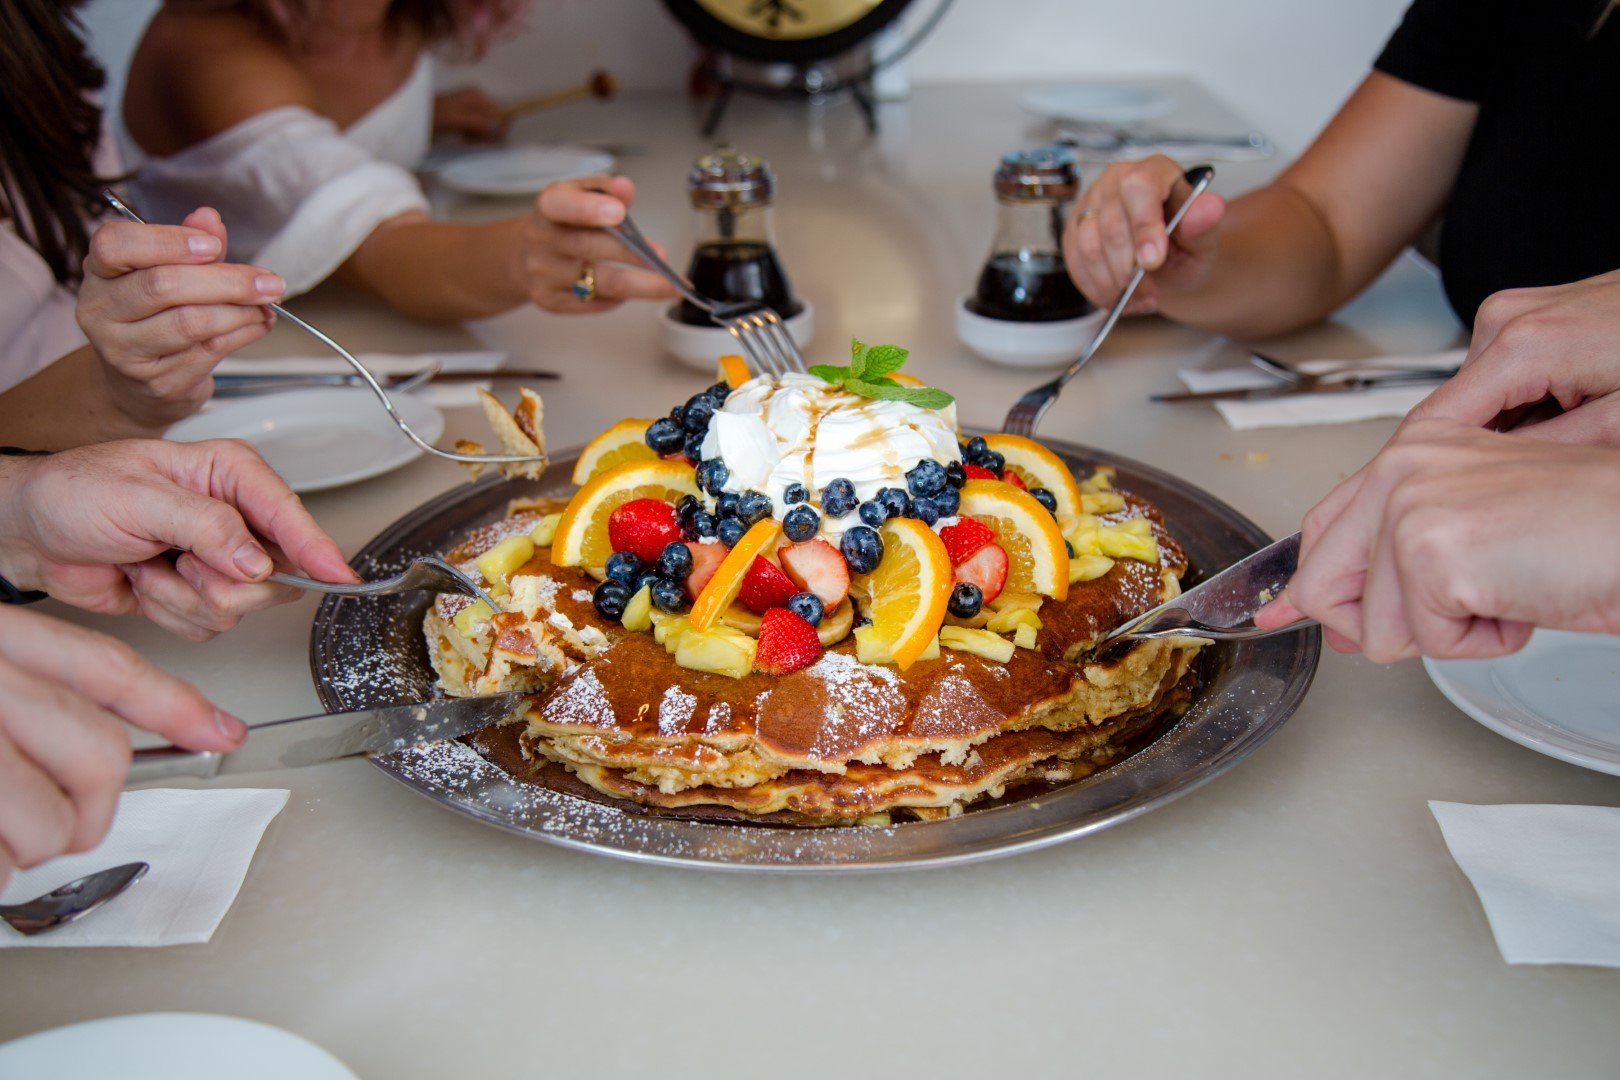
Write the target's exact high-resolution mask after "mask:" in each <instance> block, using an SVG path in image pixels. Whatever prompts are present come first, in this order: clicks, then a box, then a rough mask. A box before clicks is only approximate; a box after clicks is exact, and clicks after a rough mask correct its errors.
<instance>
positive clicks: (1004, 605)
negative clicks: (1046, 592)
mask: <svg viewBox="0 0 1620 1080" xmlns="http://www.w3.org/2000/svg"><path fill="white" fill-rule="evenodd" d="M1045 602H1046V598H1045V597H1043V596H1040V595H1038V594H1036V593H1021V592H1013V591H1012V590H1010V589H1008V590H1005V591H1004V592H1002V594H1001V595H1000V596H998V597H996V598H995V599H994V600H992V601H990V603H988V604H986V605H985V606H986V607H988V608H989V609H990V610H991V611H1039V610H1040V609H1041V604H1043V603H1045Z"/></svg>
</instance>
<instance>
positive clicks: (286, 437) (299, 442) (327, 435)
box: [164, 388, 444, 491]
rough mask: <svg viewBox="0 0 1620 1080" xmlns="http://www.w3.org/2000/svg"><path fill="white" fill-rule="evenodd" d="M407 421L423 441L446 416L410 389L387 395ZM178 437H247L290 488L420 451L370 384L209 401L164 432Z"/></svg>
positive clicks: (367, 474) (371, 471) (371, 472)
mask: <svg viewBox="0 0 1620 1080" xmlns="http://www.w3.org/2000/svg"><path fill="white" fill-rule="evenodd" d="M390 396H391V397H392V398H393V401H394V406H395V407H396V408H397V409H399V412H400V415H401V416H403V417H404V418H405V422H406V423H407V424H410V425H411V427H412V428H413V429H414V430H415V431H416V433H417V434H418V435H420V436H422V438H424V439H426V440H427V441H428V442H437V441H438V438H439V436H440V435H443V434H444V416H443V415H441V414H440V412H439V410H438V409H435V408H434V407H433V406H432V405H429V404H428V403H427V402H425V401H422V400H421V399H420V398H416V397H412V396H411V395H410V394H392V395H390ZM164 435H165V437H166V438H170V439H173V440H175V441H176V442H200V441H202V440H203V439H245V440H247V441H248V442H250V443H252V444H253V445H254V446H255V447H257V448H258V450H259V453H261V454H263V455H264V459H265V460H266V461H268V462H269V463H270V467H271V468H273V469H275V470H276V472H278V473H280V474H281V476H282V478H283V479H285V480H286V481H287V484H288V485H289V486H290V487H291V488H292V489H293V490H294V491H324V490H326V489H327V488H334V487H339V486H341V485H343V484H352V483H354V482H355V481H356V480H367V479H370V478H371V477H373V476H381V475H382V474H383V473H386V472H391V471H393V470H394V469H397V468H399V467H400V466H401V465H404V464H405V463H406V462H408V461H410V460H411V459H412V458H414V457H416V456H417V455H418V454H420V453H421V452H422V450H421V448H420V447H418V446H417V445H416V444H414V443H412V442H411V441H410V440H409V439H407V438H406V437H405V436H404V434H402V433H401V432H400V430H399V428H397V427H395V426H394V422H393V421H392V420H390V419H389V418H388V413H387V412H386V411H384V409H383V407H382V404H381V403H380V402H379V401H378V400H377V399H376V397H375V396H374V395H373V394H372V393H371V391H370V390H363V389H352V390H351V389H343V388H334V389H330V390H327V389H321V390H293V391H290V392H288V393H285V394H264V395H262V396H259V397H248V398H238V399H235V400H232V401H221V402H218V403H217V404H213V405H210V406H209V407H208V408H206V409H204V410H203V411H202V412H200V413H198V414H197V415H195V416H188V417H186V418H185V419H184V420H182V421H180V422H179V423H178V424H176V425H174V426H173V427H171V428H170V429H169V430H168V431H167V432H165V433H164Z"/></svg>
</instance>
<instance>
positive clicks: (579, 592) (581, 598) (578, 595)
mask: <svg viewBox="0 0 1620 1080" xmlns="http://www.w3.org/2000/svg"><path fill="white" fill-rule="evenodd" d="M571 595H572V596H573V598H574V602H575V603H577V604H588V603H590V602H591V594H590V593H588V592H586V591H585V590H584V589H575V590H574V591H573V593H572V594H571Z"/></svg>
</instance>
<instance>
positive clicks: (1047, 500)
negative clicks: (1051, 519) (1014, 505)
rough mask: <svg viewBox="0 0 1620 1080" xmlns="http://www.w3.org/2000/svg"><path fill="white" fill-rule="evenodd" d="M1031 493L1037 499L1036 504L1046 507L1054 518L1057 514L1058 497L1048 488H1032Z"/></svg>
mask: <svg viewBox="0 0 1620 1080" xmlns="http://www.w3.org/2000/svg"><path fill="white" fill-rule="evenodd" d="M1029 493H1030V494H1031V495H1033V496H1034V497H1035V501H1036V502H1038V503H1040V504H1041V505H1042V506H1044V507H1046V511H1047V513H1049V514H1052V515H1054V516H1055V515H1056V514H1057V496H1056V495H1053V494H1052V493H1051V492H1050V491H1048V490H1047V489H1046V488H1030V489H1029Z"/></svg>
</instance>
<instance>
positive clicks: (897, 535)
mask: <svg viewBox="0 0 1620 1080" xmlns="http://www.w3.org/2000/svg"><path fill="white" fill-rule="evenodd" d="M1031 501H1033V500H1031ZM1035 506H1036V508H1037V509H1039V508H1040V504H1039V503H1036V504H1035ZM878 532H879V535H880V536H882V537H883V561H882V562H880V563H878V565H877V569H875V570H873V571H872V572H871V573H870V574H868V575H866V577H867V582H866V584H867V587H868V590H869V595H870V596H871V597H872V601H871V604H872V633H874V634H876V635H877V636H878V637H879V638H881V639H882V640H883V641H884V643H885V644H887V646H888V652H889V656H890V657H891V658H892V659H893V660H894V663H895V665H896V666H897V667H899V668H900V670H901V671H904V670H905V669H906V668H908V667H910V666H911V664H912V662H913V661H914V660H916V659H917V658H918V657H920V656H921V655H922V654H923V652H924V650H926V649H927V648H928V647H929V646H930V645H931V644H933V641H934V635H935V634H937V633H939V627H940V624H941V623H942V622H944V621H945V605H946V603H947V602H949V600H950V596H951V583H952V582H951V557H950V556H949V555H948V554H946V552H945V542H944V541H943V540H941V539H940V538H939V536H938V535H937V534H935V532H934V530H933V529H930V528H929V527H928V526H926V525H924V524H923V523H922V522H920V521H917V520H916V519H915V518H895V519H893V520H891V521H886V522H884V523H883V528H882V529H880V530H879V531H878ZM1067 570H1068V567H1067V565H1065V567H1064V571H1065V573H1067Z"/></svg>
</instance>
